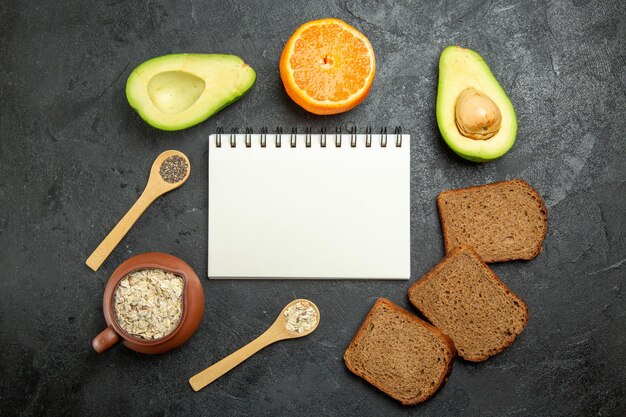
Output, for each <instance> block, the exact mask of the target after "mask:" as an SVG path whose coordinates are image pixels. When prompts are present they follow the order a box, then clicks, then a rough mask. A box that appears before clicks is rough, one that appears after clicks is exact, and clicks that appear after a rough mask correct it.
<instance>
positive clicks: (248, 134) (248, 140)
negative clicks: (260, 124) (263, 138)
mask: <svg viewBox="0 0 626 417" xmlns="http://www.w3.org/2000/svg"><path fill="white" fill-rule="evenodd" d="M250 146H252V128H251V127H246V148H249V147H250Z"/></svg>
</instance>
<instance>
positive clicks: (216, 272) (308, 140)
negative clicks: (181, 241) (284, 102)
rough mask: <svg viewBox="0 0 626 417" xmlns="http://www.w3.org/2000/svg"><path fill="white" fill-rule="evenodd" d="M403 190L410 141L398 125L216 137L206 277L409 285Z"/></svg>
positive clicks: (407, 179)
mask: <svg viewBox="0 0 626 417" xmlns="http://www.w3.org/2000/svg"><path fill="white" fill-rule="evenodd" d="M277 132H281V130H279V129H277ZM409 191H410V136H409V135H406V134H402V133H401V131H400V130H399V129H398V128H396V130H395V133H389V134H387V133H386V130H383V131H381V133H380V134H372V133H371V130H370V129H367V130H366V131H365V132H364V133H362V134H357V133H356V129H354V130H353V131H352V133H348V134H340V133H328V134H326V133H325V132H324V131H322V133H319V134H311V133H310V130H307V132H306V133H296V132H295V131H292V132H291V133H286V134H282V133H267V131H266V130H263V131H262V133H259V134H254V133H252V131H251V129H247V130H246V133H243V134H239V133H236V131H233V132H232V133H221V132H220V131H218V133H216V134H212V135H210V137H209V238H208V246H209V255H208V256H209V258H208V275H209V278H222V279H224V278H227V279H234V278H245V279H251V278H263V279H308V278H311V279H320V278H331V279H332V278H355V279H408V278H409V277H410V193H409Z"/></svg>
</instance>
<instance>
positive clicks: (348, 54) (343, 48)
mask: <svg viewBox="0 0 626 417" xmlns="http://www.w3.org/2000/svg"><path fill="white" fill-rule="evenodd" d="M375 73H376V60H375V58H374V50H373V49H372V45H371V44H370V42H369V41H368V40H367V38H366V37H365V35H363V34H362V33H361V32H359V31H358V30H356V29H355V28H353V27H352V26H350V25H349V24H347V23H346V22H344V21H342V20H339V19H331V18H329V19H321V20H314V21H311V22H308V23H305V24H303V25H302V26H300V27H299V28H298V29H297V30H296V31H295V32H294V34H293V35H291V38H289V40H288V41H287V44H286V45H285V49H283V53H282V55H281V57H280V77H281V78H282V80H283V84H284V86H285V90H286V91H287V94H288V95H289V97H291V99H292V100H293V101H295V102H296V103H298V104H299V105H300V106H301V107H303V108H304V109H305V110H308V111H310V112H311V113H315V114H337V113H343V112H346V111H348V110H350V109H352V108H354V107H356V106H357V105H358V104H359V103H361V102H362V101H363V100H364V99H365V97H367V94H368V93H369V91H370V88H371V87H372V81H374V74H375Z"/></svg>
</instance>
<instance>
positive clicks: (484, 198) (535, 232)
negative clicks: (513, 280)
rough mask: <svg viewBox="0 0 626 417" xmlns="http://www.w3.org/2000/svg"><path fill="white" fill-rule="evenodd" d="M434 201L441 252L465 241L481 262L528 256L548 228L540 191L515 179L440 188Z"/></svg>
mask: <svg viewBox="0 0 626 417" xmlns="http://www.w3.org/2000/svg"><path fill="white" fill-rule="evenodd" d="M437 207H438V209H439V219H440V220H441V229H442V231H443V240H444V244H445V247H446V253H448V252H450V251H451V250H452V249H453V248H454V247H456V246H457V245H464V244H467V245H470V246H472V247H473V248H474V249H475V250H476V252H478V254H479V255H480V257H481V258H482V259H483V260H484V261H485V262H504V261H512V260H516V259H526V260H528V259H532V258H534V257H535V256H537V255H539V253H540V252H541V244H542V243H543V240H544V238H545V237H546V232H547V230H548V211H547V209H546V206H545V204H544V203H543V200H542V199H541V196H540V195H539V194H538V193H537V191H535V189H534V188H533V187H531V186H530V185H529V184H528V183H527V182H526V181H524V180H520V179H514V180H509V181H500V182H494V183H492V184H486V185H480V186H477V187H469V188H460V189H457V190H448V191H444V192H442V193H441V194H439V197H437Z"/></svg>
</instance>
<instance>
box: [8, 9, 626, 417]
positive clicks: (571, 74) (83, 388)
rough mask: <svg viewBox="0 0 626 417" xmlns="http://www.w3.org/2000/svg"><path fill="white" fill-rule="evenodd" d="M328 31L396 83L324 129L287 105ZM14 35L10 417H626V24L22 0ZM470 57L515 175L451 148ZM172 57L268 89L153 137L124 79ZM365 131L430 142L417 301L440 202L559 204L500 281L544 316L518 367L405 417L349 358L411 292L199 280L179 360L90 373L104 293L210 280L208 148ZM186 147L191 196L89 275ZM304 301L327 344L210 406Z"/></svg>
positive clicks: (145, 221) (597, 18)
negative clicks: (460, 84)
mask: <svg viewBox="0 0 626 417" xmlns="http://www.w3.org/2000/svg"><path fill="white" fill-rule="evenodd" d="M326 16H334V17H338V18H340V19H344V20H346V21H347V22H349V23H351V24H353V25H354V26H356V27H357V28H358V29H360V30H362V31H363V32H364V33H365V34H366V35H367V36H368V37H369V39H370V41H371V42H372V44H373V46H374V48H375V51H376V57H377V63H378V73H377V76H376V80H375V82H374V86H373V89H372V91H371V93H370V95H369V97H368V98H367V100H366V101H365V102H364V103H363V104H362V105H360V106H359V107H358V108H356V109H355V110H353V111H351V112H349V113H346V114H344V115H340V116H334V117H315V116H312V115H310V114H307V113H306V112H304V111H303V110H301V109H299V108H298V107H297V106H296V105H294V104H293V103H292V102H291V101H290V99H289V98H288V97H287V96H286V95H285V93H284V91H283V88H282V84H281V81H280V77H279V74H278V68H277V64H278V59H279V57H280V52H281V50H282V47H283V45H284V42H285V41H286V40H287V38H288V37H289V35H290V34H291V33H292V32H293V30H295V28H296V27H297V26H298V25H299V24H301V23H303V22H305V21H307V20H311V19H314V18H320V17H326ZM0 22H1V24H0V99H1V102H2V112H1V113H0V127H1V129H0V132H1V133H0V135H1V139H0V156H1V157H2V164H1V165H0V254H1V255H0V256H1V260H2V261H1V262H2V264H1V268H0V415H1V416H2V417H5V416H16V415H22V416H44V415H46V416H53V415H54V416H57V415H58V416H115V415H142V416H185V415H215V416H248V415H264V416H283V415H284V416H295V415H297V416H304V415H311V416H366V415H376V416H379V415H416V416H417V415H419V416H441V415H446V416H516V417H518V416H591V415H597V416H613V417H622V416H625V415H626V401H625V399H624V398H625V397H626V303H625V301H624V292H623V291H624V286H625V285H626V283H625V275H626V241H625V232H626V225H625V221H626V198H625V197H624V195H625V194H626V185H625V181H626V162H625V156H626V154H625V148H626V143H625V138H624V132H626V111H625V110H626V95H625V94H624V92H625V91H626V3H625V2H624V1H621V0H613V1H609V0H607V1H601V0H593V1H587V0H573V1H571V0H554V1H519V0H473V1H461V0H443V1H438V2H431V1H417V0H416V1H402V2H393V1H387V2H379V1H347V2H343V1H337V2H324V3H322V2H311V1H302V0H295V1H290V2H279V1H274V2H267V3H263V2H246V3H243V2H242V3H239V2H231V1H228V2H224V3H222V4H218V3H217V2H201V1H200V0H189V1H187V2H185V1H179V2H175V3H174V2H171V3H168V2H164V1H159V0H147V1H142V2H134V1H130V0H126V1H125V0H117V1H116V0H109V1H90V2H86V1H78V0H71V1H60V2H53V1H39V2H35V1H27V0H23V1H16V0H10V1H9V0H4V1H2V2H1V3H0ZM453 43H458V44H460V45H462V46H465V47H469V48H472V49H475V50H477V51H478V52H479V53H481V54H482V55H483V57H484V58H485V60H486V61H487V62H488V63H489V64H490V66H491V68H492V70H493V72H494V74H495V75H496V77H497V78H498V79H499V81H500V83H501V84H502V86H503V87H504V89H505V90H506V91H507V92H508V93H509V96H510V97H511V99H512V101H513V103H514V106H515V108H516V111H517V115H518V119H519V132H518V139H517V142H516V144H515V146H514V147H513V149H512V150H511V151H510V152H509V153H508V154H507V155H506V156H504V157H503V158H501V159H500V160H498V161H495V162H492V163H489V164H484V165H477V164H473V163H469V162H465V161H463V160H461V159H460V158H458V157H456V155H454V154H453V153H452V152H450V151H449V150H448V149H447V148H446V146H445V144H443V141H442V140H441V137H440V136H439V133H438V130H437V127H436V120H435V112H434V108H435V98H436V86H437V62H438V58H439V54H440V52H441V50H442V49H443V48H444V47H445V46H446V45H449V44H453ZM172 52H207V53H209V52H225V53H233V54H236V55H239V56H241V57H243V58H244V59H245V60H246V61H247V62H248V63H250V64H251V65H252V66H253V67H254V68H255V69H256V71H257V75H258V79H257V83H256V85H255V86H254V87H253V89H252V91H251V92H250V93H249V94H248V95H247V96H246V97H244V98H243V99H242V100H241V101H239V102H238V103H236V104H234V105H232V106H231V107H229V108H227V109H225V110H223V111H222V112H221V113H219V114H217V115H216V116H215V117H213V118H212V119H209V120H208V121H207V122H205V123H202V124H200V125H198V126H195V127H193V128H190V129H188V130H185V131H181V132H175V133H167V132H161V131H158V130H155V129H153V128H151V127H149V126H147V125H146V124H145V123H144V122H143V121H142V120H141V119H139V117H138V116H137V115H136V114H135V113H134V112H133V111H132V110H131V109H130V107H129V106H128V104H127V103H126V99H125V95H124V85H125V80H126V77H127V76H128V74H129V73H130V71H131V70H132V68H134V67H135V66H136V65H138V64H139V63H141V62H143V61H144V60H146V59H148V58H150V57H153V56H157V55H161V54H165V53H172ZM353 123H356V124H357V125H359V126H362V127H364V126H365V125H372V126H376V127H377V126H381V125H387V126H395V125H402V126H403V128H404V131H405V132H408V133H410V134H411V135H413V138H414V140H413V143H412V150H411V151H412V187H411V188H412V190H411V193H412V206H411V213H412V226H411V235H412V238H411V239H412V241H411V243H412V262H411V268H412V280H411V282H413V281H414V280H415V279H417V278H419V277H420V276H421V275H422V274H423V273H424V272H425V271H427V270H428V269H429V268H430V267H431V266H433V265H434V264H435V263H436V262H437V261H438V260H439V259H440V258H441V256H442V255H443V245H442V239H441V234H440V230H439V223H438V217H437V210H436V206H435V198H436V196H437V194H438V193H439V192H440V191H441V190H444V189H448V188H454V187H460V186H468V185H474V184H481V183H486V182H491V181H495V180H502V179H507V178H514V177H521V178H524V179H525V180H527V181H528V182H530V183H531V184H532V185H534V186H535V187H536V188H537V190H538V191H539V192H540V193H541V194H542V195H543V196H544V197H545V200H546V203H547V205H548V210H549V216H550V220H549V232H548V236H547V238H546V241H545V244H544V251H543V253H542V254H541V255H540V256H538V257H537V258H536V259H534V260H533V261H530V262H513V263H506V264H501V265H496V266H495V267H494V269H495V271H496V273H497V274H499V275H500V277H501V278H502V279H503V280H504V281H505V282H506V283H507V284H508V285H509V286H510V287H511V288H512V289H513V290H514V291H515V292H516V293H517V294H518V295H520V296H521V297H522V298H523V299H525V300H526V302H527V303H528V305H529V307H530V311H531V319H530V322H529V325H528V327H527V329H526V330H525V331H524V332H523V333H522V335H521V336H520V338H519V339H518V340H517V341H516V342H515V343H514V344H513V345H512V346H511V347H510V348H509V349H508V350H506V351H505V352H503V353H502V354H500V355H497V356H496V357H494V358H492V359H490V360H488V361H486V362H484V363H480V364H469V363H465V362H463V361H457V362H456V364H455V366H454V370H453V372H452V374H451V375H450V378H449V380H448V383H447V384H446V385H445V386H444V387H443V389H442V390H441V391H440V392H439V393H438V394H437V395H435V397H433V398H432V399H431V400H429V401H428V402H426V403H424V404H421V405H418V406H415V407H411V408H404V407H402V406H400V405H399V404H397V403H395V402H394V401H393V400H391V399H389V398H387V397H386V396H385V395H383V394H381V393H379V392H377V391H376V390H375V389H373V388H372V387H371V386H369V385H368V384H366V383H365V382H364V381H362V380H361V379H359V378H357V377H355V376H353V375H352V374H350V373H349V372H348V371H347V370H346V369H345V367H344V365H343V363H342V355H343V351H344V349H345V347H346V346H347V345H348V343H349V341H350V339H351V337H352V336H353V334H354V333H355V331H356V329H357V328H358V326H359V324H360V323H361V321H362V319H363V318H364V316H365V314H366V312H367V311H368V310H369V308H370V307H371V306H372V304H373V302H374V300H375V299H376V298H377V297H380V296H385V297H388V298H390V299H391V300H393V301H395V302H397V303H399V304H401V305H404V306H405V307H407V308H409V307H408V302H407V299H406V289H407V288H408V285H409V283H407V282H378V281H375V282H362V281H358V282H354V281H333V282H317V281H316V282H305V281H291V282H285V281H280V282H270V281H261V282H250V281H220V282H210V281H208V280H203V285H204V290H205V295H206V314H205V317H204V320H203V322H202V324H201V327H200V328H199V330H198V332H197V334H196V335H195V336H194V337H193V338H192V339H191V340H190V341H189V342H188V343H187V344H186V345H184V346H183V347H181V348H180V349H178V350H176V351H173V352H171V353H169V354H165V355H161V356H154V357H151V356H145V355H140V354H136V353H134V352H132V351H130V350H128V349H126V348H124V347H123V346H118V347H115V348H113V349H112V350H111V351H109V352H106V353H105V354H102V355H98V354H96V353H95V352H93V350H92V349H91V346H90V341H91V338H92V337H93V336H94V335H96V334H97V333H98V332H99V331H100V330H101V329H102V328H103V327H104V319H103V317H102V312H101V297H102V291H103V288H104V284H105V282H106V280H107V278H108V276H109V275H110V274H111V272H112V271H113V270H114V269H115V268H116V266H117V265H119V264H120V263H121V262H122V261H123V260H125V259H127V258H128V257H130V256H132V255H135V254H138V253H141V252H146V251H163V252H169V253H172V254H174V255H177V256H179V257H181V258H183V259H184V260H186V261H187V262H188V263H190V264H191V265H192V266H193V267H194V268H195V270H196V271H197V272H198V274H199V275H200V276H206V269H207V265H206V252H207V246H206V245H207V242H206V236H207V220H206V216H207V178H206V174H205V173H206V170H207V135H208V134H209V133H210V132H213V131H214V130H215V128H216V127H217V126H224V127H231V126H238V127H244V126H251V127H253V128H255V129H259V128H260V127H262V126H264V125H269V126H275V125H284V126H292V125H297V126H299V127H304V126H312V127H313V128H316V129H317V128H319V127H321V126H335V125H344V126H345V125H349V124H353ZM169 148H176V149H180V150H182V151H183V152H185V153H186V154H187V155H189V157H190V160H191V163H192V167H193V172H192V175H191V177H190V179H189V181H188V183H187V184H185V185H184V186H183V187H182V188H180V189H178V190H176V191H174V192H172V193H170V194H168V195H166V196H165V197H164V198H162V199H160V200H159V201H157V202H156V203H155V204H154V205H153V206H152V207H151V208H150V209H149V210H148V211H147V212H146V213H145V214H144V216H143V217H142V218H141V219H140V220H139V222H138V223H137V224H136V225H135V227H134V228H133V230H132V231H131V232H130V234H129V235H128V236H127V237H126V238H125V239H124V241H123V242H122V244H121V245H120V246H119V247H118V248H117V250H115V251H114V252H113V254H112V256H111V257H110V258H109V259H108V260H107V261H106V263H105V264H104V265H103V267H102V268H101V269H100V270H99V271H98V272H97V273H94V272H92V271H91V270H89V269H88V268H87V267H86V266H85V264H84V261H85V259H86V257H87V256H88V255H89V253H90V252H91V250H93V249H94V248H95V246H96V245H97V244H98V242H99V241H100V240H101V239H102V238H103V237H104V235H105V234H106V233H107V232H108V231H109V230H110V228H111V227H112V226H113V225H114V224H115V222H117V220H118V219H119V218H120V216H121V215H122V214H123V213H124V212H125V211H126V210H127V209H128V208H129V207H130V205H131V204H132V202H133V201H134V200H135V199H136V198H137V196H138V194H139V192H140V190H141V189H142V188H143V186H144V183H145V180H146V175H147V172H148V170H149V167H150V163H151V161H152V160H153V159H154V157H155V156H156V155H157V154H158V153H159V152H161V151H162V150H165V149H169ZM294 297H307V298H310V299H312V300H314V301H315V302H316V303H317V304H318V305H319V307H320V309H321V311H322V314H323V318H322V323H321V325H320V327H319V329H318V330H317V331H316V333H314V334H313V335H311V336H310V337H308V338H305V339H301V340H296V341H289V342H283V343H280V344H277V345H274V346H270V347H269V348H267V349H266V350H264V351H263V352H262V353H260V354H258V355H256V356H255V357H253V358H251V359H250V360H248V361H247V362H246V363H245V364H244V365H243V366H240V367H238V368H236V369H235V370H234V371H232V372H231V373H230V374H229V375H228V376H226V377H224V378H222V379H220V380H218V381H216V382H215V383H214V384H212V385H211V386H210V387H208V388H207V389H204V390H203V391H201V392H199V393H194V392H192V391H191V389H190V388H189V386H188V385H187V379H188V377H189V376H191V375H192V374H193V373H195V372H196V371H198V370H200V369H202V368H203V367H205V366H208V365H209V364H211V363H212V362H214V361H216V360H217V359H219V358H221V357H223V356H225V355H226V354H228V353H230V352H231V351H232V350H234V349H235V348H237V347H239V346H240V345H242V344H244V343H246V342H247V341H249V340H250V339H251V338H253V337H255V336H256V335H257V334H259V333H260V332H261V331H262V330H263V328H264V327H266V326H268V325H269V324H270V323H271V322H272V320H273V318H274V316H275V315H276V314H277V312H278V311H279V309H280V308H281V307H282V306H283V305H284V304H286V303H287V302H288V301H289V300H291V299H293V298H294ZM411 311H415V310H413V309H411Z"/></svg>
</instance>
